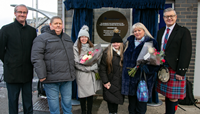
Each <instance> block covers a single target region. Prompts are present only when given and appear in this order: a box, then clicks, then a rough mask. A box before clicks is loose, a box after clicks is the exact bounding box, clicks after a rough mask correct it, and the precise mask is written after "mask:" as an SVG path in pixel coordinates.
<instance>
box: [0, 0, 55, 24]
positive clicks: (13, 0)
mask: <svg viewBox="0 0 200 114" xmlns="http://www.w3.org/2000/svg"><path fill="white" fill-rule="evenodd" d="M0 1H1V3H0V15H1V16H0V28H1V27H2V26H3V25H6V24H9V23H11V22H13V18H15V15H14V7H12V6H10V5H11V4H16V5H18V4H24V5H26V6H29V7H34V8H36V7H35V6H36V0H0ZM47 1H48V2H47ZM32 3H33V5H32ZM38 9H40V10H45V11H49V12H55V13H57V0H38ZM32 16H33V13H32V11H29V13H28V16H27V19H32ZM35 16H36V14H35V12H34V17H35ZM38 17H44V16H43V15H40V14H38Z"/></svg>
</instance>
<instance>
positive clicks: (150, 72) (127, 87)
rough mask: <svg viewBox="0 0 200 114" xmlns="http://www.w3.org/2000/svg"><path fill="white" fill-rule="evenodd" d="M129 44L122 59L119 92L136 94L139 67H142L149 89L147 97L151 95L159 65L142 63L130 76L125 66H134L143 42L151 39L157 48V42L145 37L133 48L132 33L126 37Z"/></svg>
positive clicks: (133, 38)
mask: <svg viewBox="0 0 200 114" xmlns="http://www.w3.org/2000/svg"><path fill="white" fill-rule="evenodd" d="M127 40H128V41H129V44H128V48H127V49H126V51H125V52H124V59H123V69H122V91H121V93H122V94H123V95H131V96H133V95H137V94H136V92H137V85H138V82H139V80H140V72H141V68H142V69H144V71H145V73H146V77H147V85H148V90H149V97H151V94H152V89H153V86H154V83H155V81H156V77H157V70H158V69H159V66H153V65H143V67H139V69H138V70H137V72H136V74H135V76H134V77H130V76H129V75H128V70H129V69H127V67H131V68H133V67H135V66H136V60H137V58H138V56H139V54H140V51H141V49H142V47H143V45H144V43H145V42H150V41H153V46H154V47H155V48H156V49H158V44H157V42H156V40H155V39H153V38H149V37H145V39H144V41H143V42H141V43H140V44H139V45H138V46H137V47H136V48H135V43H134V40H135V37H134V36H133V35H131V36H129V37H128V39H127Z"/></svg>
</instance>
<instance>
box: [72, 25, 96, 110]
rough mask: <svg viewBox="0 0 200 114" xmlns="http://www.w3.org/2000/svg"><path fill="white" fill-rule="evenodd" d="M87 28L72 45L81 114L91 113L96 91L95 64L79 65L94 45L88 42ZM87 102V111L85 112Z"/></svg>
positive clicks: (84, 28)
mask: <svg viewBox="0 0 200 114" xmlns="http://www.w3.org/2000/svg"><path fill="white" fill-rule="evenodd" d="M88 30H89V29H88V27H87V26H86V25H84V26H83V27H82V28H81V30H80V31H79V34H78V39H77V40H76V42H75V44H74V47H73V49H74V59H75V68H76V82H77V86H78V97H79V100H80V103H81V111H82V114H86V112H87V114H91V113H92V104H93V95H94V94H95V92H96V91H97V89H98V88H97V84H96V79H95V70H97V69H98V65H97V63H95V64H93V65H92V66H85V65H83V64H80V60H81V58H82V57H83V56H84V55H86V54H87V52H88V51H92V50H93V47H94V45H93V44H92V42H91V41H90V40H89V33H88ZM86 100H87V111H86Z"/></svg>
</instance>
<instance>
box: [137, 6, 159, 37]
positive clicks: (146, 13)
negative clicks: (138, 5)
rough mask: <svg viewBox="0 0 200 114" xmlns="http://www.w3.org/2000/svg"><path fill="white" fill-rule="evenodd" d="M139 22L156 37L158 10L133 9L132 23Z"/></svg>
mask: <svg viewBox="0 0 200 114" xmlns="http://www.w3.org/2000/svg"><path fill="white" fill-rule="evenodd" d="M137 22H141V23H143V24H144V25H145V27H146V28H147V29H148V30H149V32H150V33H151V35H152V36H153V37H154V38H156V37H157V31H158V26H157V25H158V10H156V9H135V10H133V24H134V23H137Z"/></svg>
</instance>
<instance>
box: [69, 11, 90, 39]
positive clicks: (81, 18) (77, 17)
mask: <svg viewBox="0 0 200 114" xmlns="http://www.w3.org/2000/svg"><path fill="white" fill-rule="evenodd" d="M83 25H87V26H88V27H89V34H90V40H92V25H93V10H92V9H74V17H73V24H72V34H71V38H72V41H73V42H75V41H76V39H77V37H78V33H79V31H80V29H81V27H82V26H83Z"/></svg>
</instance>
